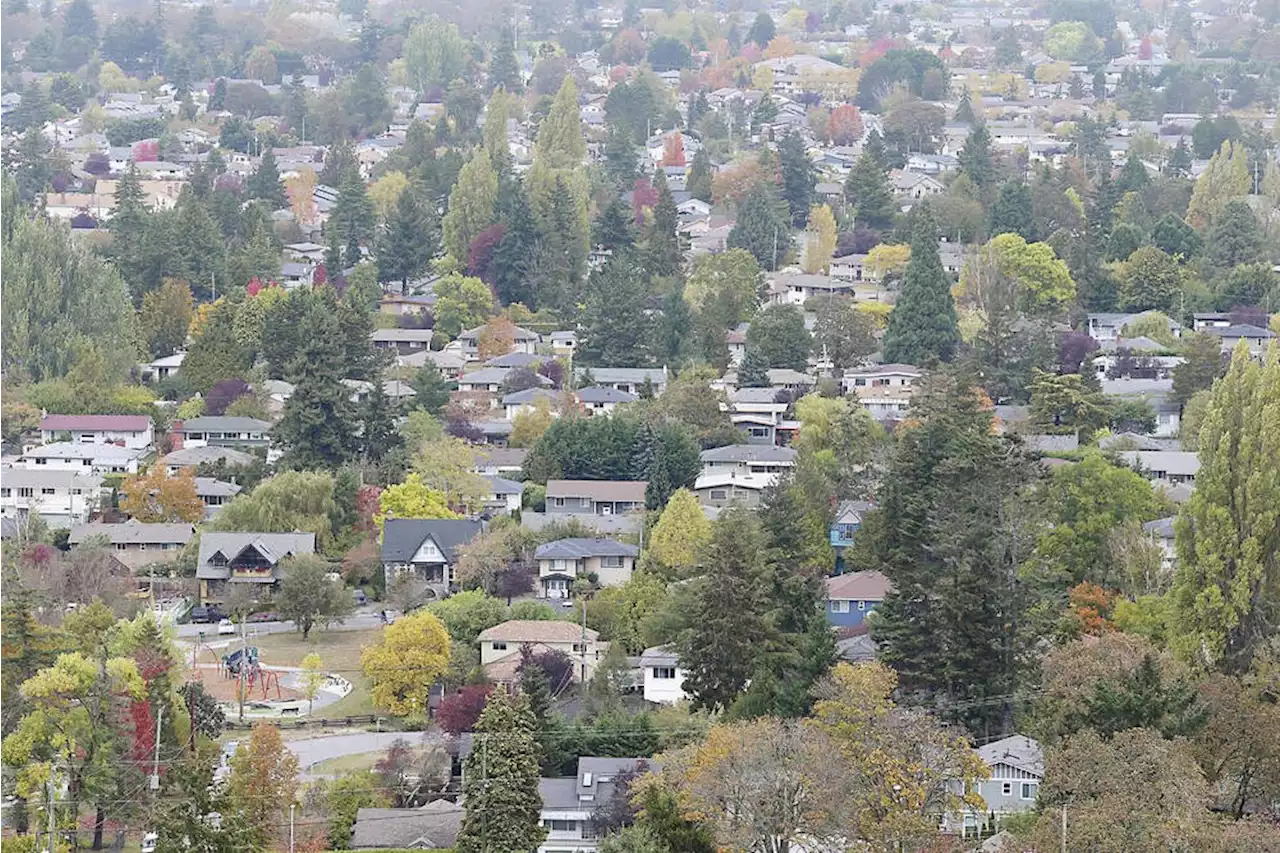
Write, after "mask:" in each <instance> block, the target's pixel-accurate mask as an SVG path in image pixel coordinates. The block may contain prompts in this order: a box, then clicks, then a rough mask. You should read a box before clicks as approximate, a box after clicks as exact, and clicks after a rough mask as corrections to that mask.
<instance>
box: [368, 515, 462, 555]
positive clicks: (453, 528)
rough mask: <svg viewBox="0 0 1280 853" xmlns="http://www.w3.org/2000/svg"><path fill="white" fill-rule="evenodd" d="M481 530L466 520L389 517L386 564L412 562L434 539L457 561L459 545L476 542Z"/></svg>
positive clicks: (384, 552)
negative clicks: (423, 546)
mask: <svg viewBox="0 0 1280 853" xmlns="http://www.w3.org/2000/svg"><path fill="white" fill-rule="evenodd" d="M480 529H481V525H480V522H478V521H470V520H468V519H465V518H458V519H455V518H389V519H387V523H386V526H385V527H384V528H383V531H382V561H383V562H384V563H404V562H408V561H409V560H410V559H412V558H413V555H414V554H415V553H417V551H418V549H419V548H420V547H422V543H423V542H425V541H426V540H427V538H428V537H430V538H431V540H432V541H433V542H435V543H436V547H437V548H439V549H440V552H441V553H442V554H444V555H445V557H447V558H448V559H449V561H450V562H453V561H455V560H457V559H458V548H459V546H462V545H465V544H467V543H468V542H470V541H471V540H472V539H474V538H475V537H476V534H478V533H479V532H480Z"/></svg>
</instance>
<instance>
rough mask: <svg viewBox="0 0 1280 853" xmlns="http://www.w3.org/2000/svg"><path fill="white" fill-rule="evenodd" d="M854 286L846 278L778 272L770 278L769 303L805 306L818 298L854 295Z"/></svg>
mask: <svg viewBox="0 0 1280 853" xmlns="http://www.w3.org/2000/svg"><path fill="white" fill-rule="evenodd" d="M852 291H853V285H852V283H850V282H849V280H848V279H845V278H836V277H835V276H830V275H815V274H811V273H801V272H778V273H773V274H772V275H770V277H769V284H768V292H769V302H770V303H771V304H773V305H804V304H805V303H806V302H808V301H809V300H810V299H813V298H815V297H818V296H840V295H847V294H850V293H852Z"/></svg>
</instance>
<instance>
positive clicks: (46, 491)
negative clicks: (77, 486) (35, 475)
mask: <svg viewBox="0 0 1280 853" xmlns="http://www.w3.org/2000/svg"><path fill="white" fill-rule="evenodd" d="M56 491H57V490H56V489H47V488H46V489H41V490H40V494H42V495H52V494H55V493H56Z"/></svg>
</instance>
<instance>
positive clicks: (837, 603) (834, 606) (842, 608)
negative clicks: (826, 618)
mask: <svg viewBox="0 0 1280 853" xmlns="http://www.w3.org/2000/svg"><path fill="white" fill-rule="evenodd" d="M831 612H832V613H848V612H849V602H848V601H845V600H844V599H841V598H837V599H834V600H832V602H831Z"/></svg>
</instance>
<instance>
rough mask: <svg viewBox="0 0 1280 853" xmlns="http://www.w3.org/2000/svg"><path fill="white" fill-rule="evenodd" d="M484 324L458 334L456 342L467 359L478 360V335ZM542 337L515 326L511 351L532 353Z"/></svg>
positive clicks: (481, 331)
mask: <svg viewBox="0 0 1280 853" xmlns="http://www.w3.org/2000/svg"><path fill="white" fill-rule="evenodd" d="M484 329H485V327H484V326H476V327H475V328H474V329H467V330H466V331H465V332H463V333H462V334H460V335H458V339H457V340H458V343H460V344H461V345H462V355H463V357H464V358H465V359H466V360H467V361H479V360H480V335H481V333H483V332H484ZM541 340H542V338H541V337H540V336H539V335H538V333H537V332H531V331H529V330H528V329H522V328H520V327H519V326H516V327H515V334H514V335H513V337H512V342H511V350H510V351H511V352H523V353H527V354H528V355H533V354H534V353H535V352H537V348H538V343H539V342H540V341H541Z"/></svg>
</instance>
